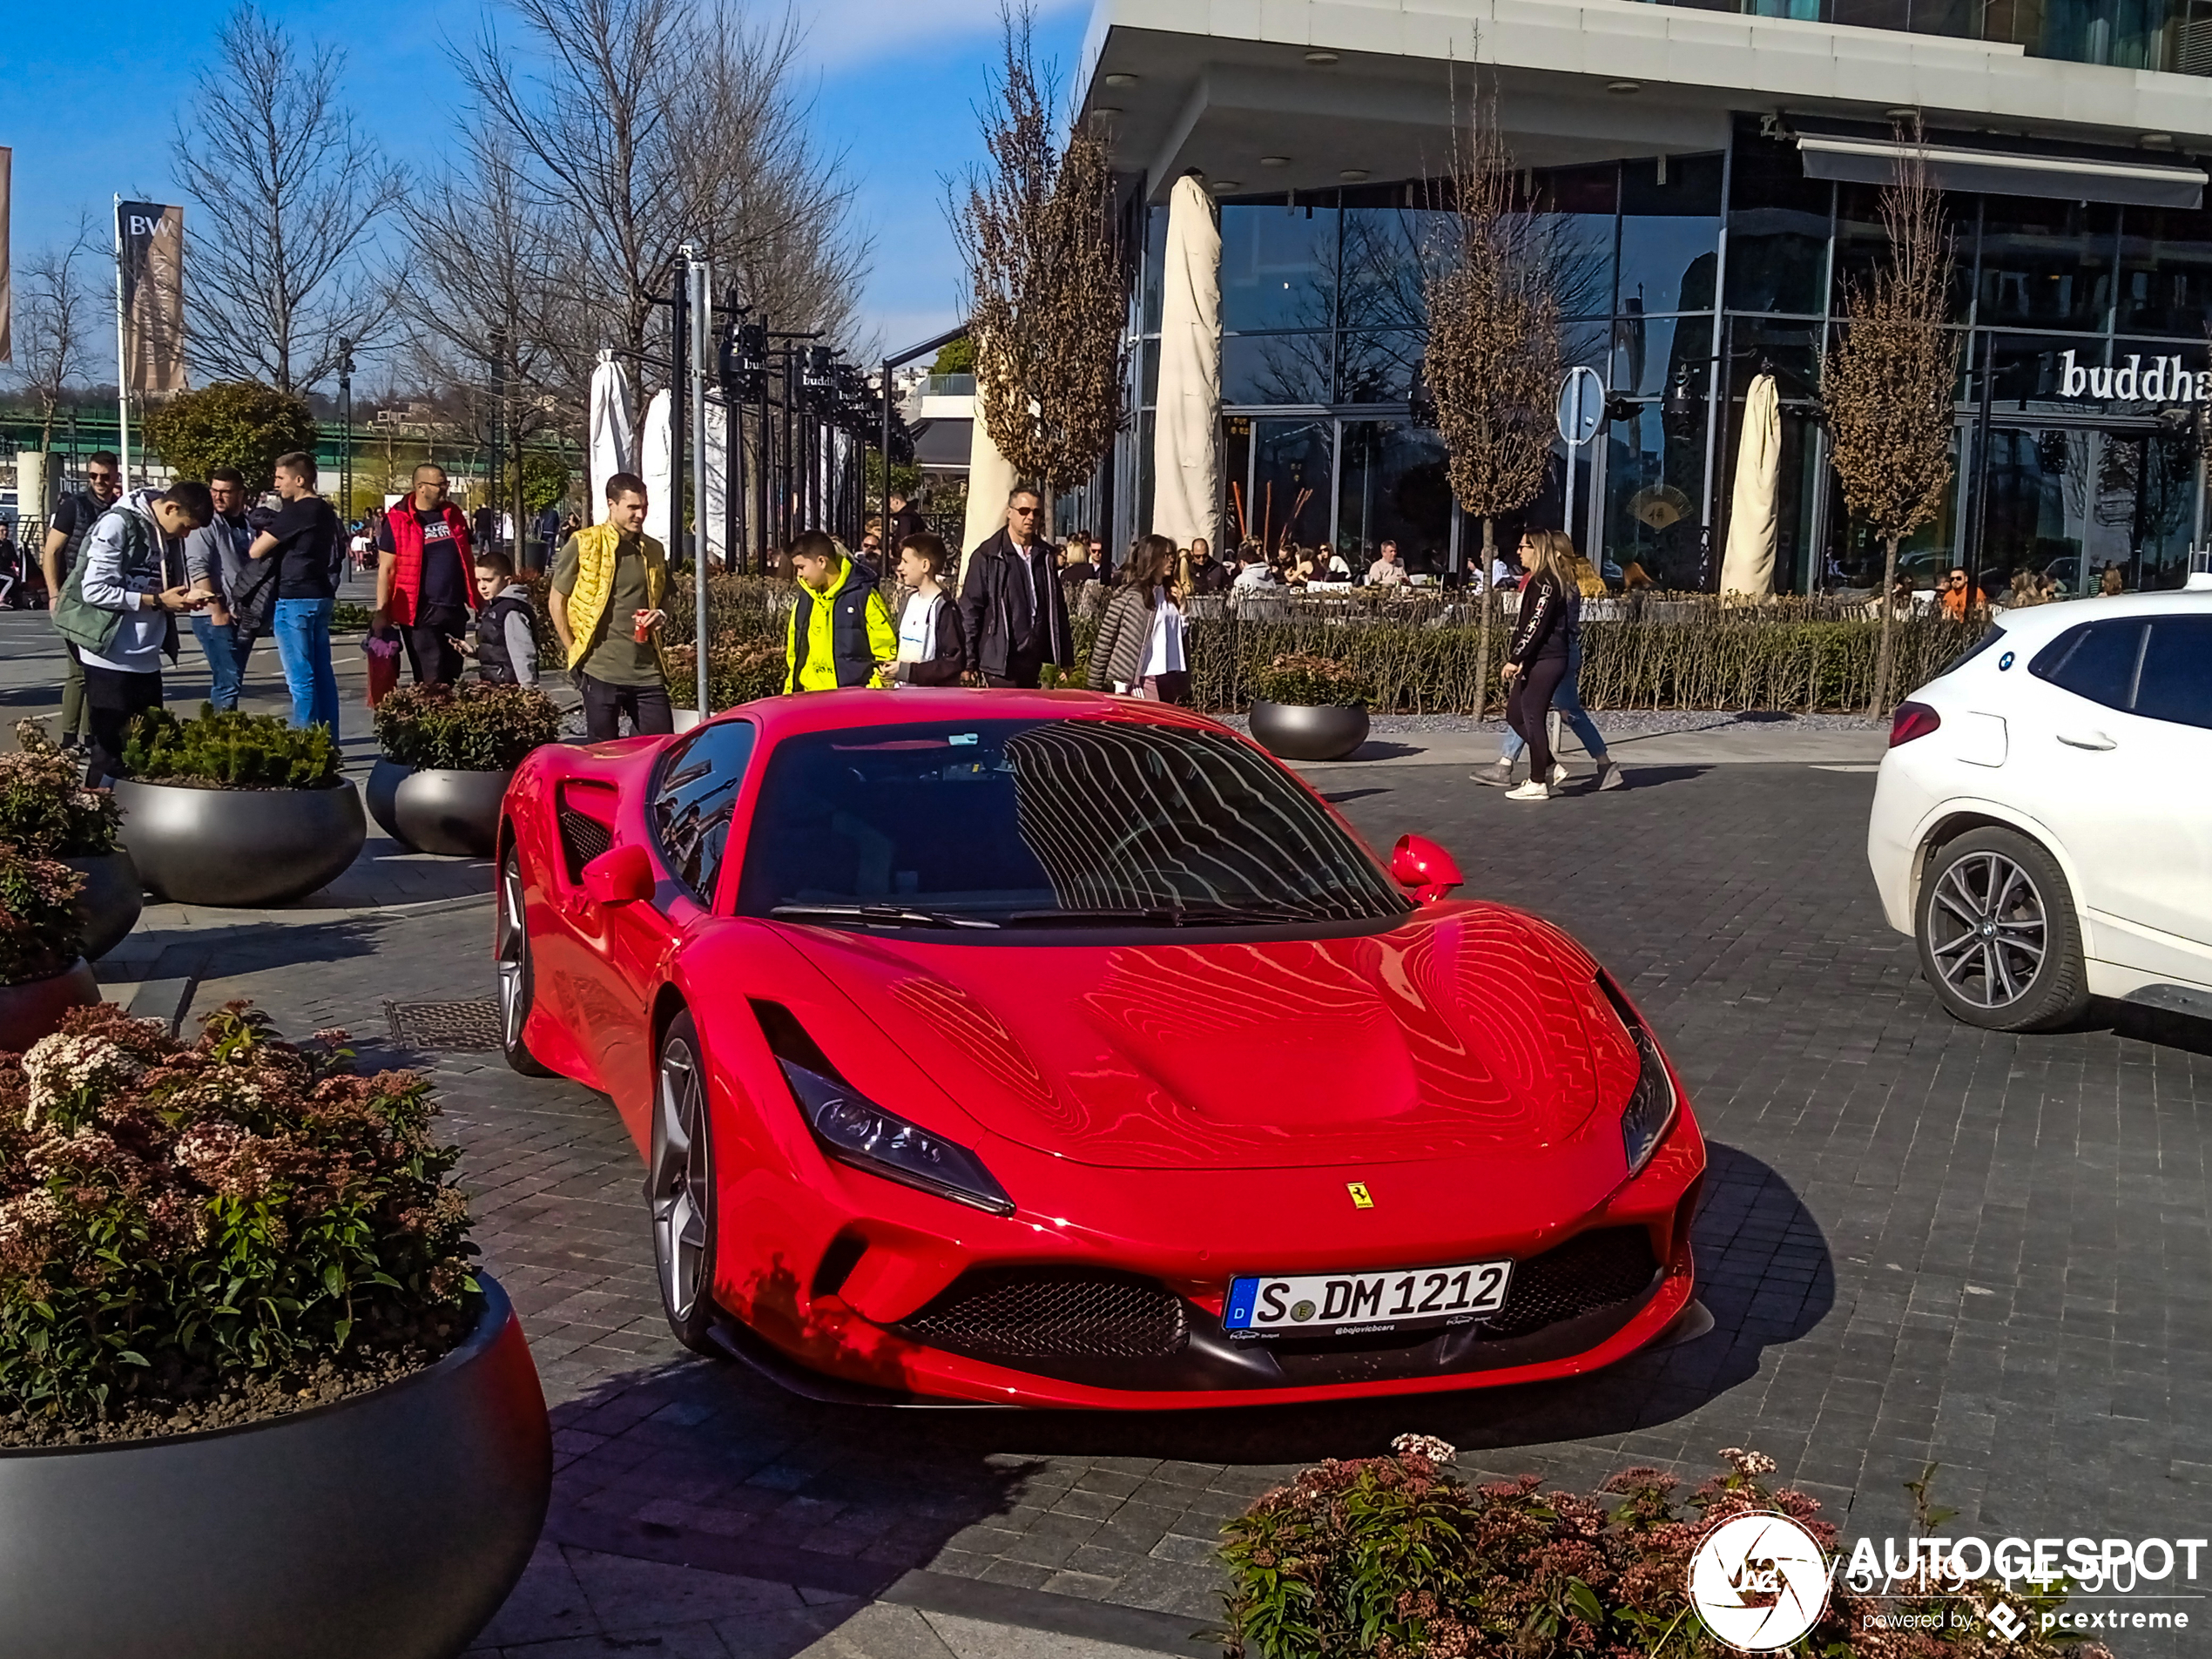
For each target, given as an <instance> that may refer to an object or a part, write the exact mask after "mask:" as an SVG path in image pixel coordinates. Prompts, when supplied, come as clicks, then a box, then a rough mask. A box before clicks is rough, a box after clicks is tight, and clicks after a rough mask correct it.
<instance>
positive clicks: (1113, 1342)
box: [898, 1267, 1187, 1359]
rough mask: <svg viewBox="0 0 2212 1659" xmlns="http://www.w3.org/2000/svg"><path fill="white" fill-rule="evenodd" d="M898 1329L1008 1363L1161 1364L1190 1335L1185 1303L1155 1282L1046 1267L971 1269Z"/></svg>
mask: <svg viewBox="0 0 2212 1659" xmlns="http://www.w3.org/2000/svg"><path fill="white" fill-rule="evenodd" d="M898 1329H899V1331H900V1333H901V1334H903V1335H906V1336H908V1337H911V1338H913V1339H914V1340H915V1341H917V1342H923V1343H927V1344H928V1345H930V1346H932V1347H938V1348H957V1349H961V1350H963V1351H965V1352H970V1353H974V1354H976V1355H978V1356H994V1357H997V1358H1001V1359H1161V1358H1163V1357H1165V1356H1167V1355H1170V1354H1172V1353H1175V1352H1178V1351H1180V1350H1181V1348H1182V1346H1183V1344H1184V1337H1185V1335H1186V1334H1187V1332H1186V1329H1185V1326H1184V1314H1183V1302H1182V1299H1181V1298H1178V1297H1176V1296H1174V1295H1171V1294H1170V1292H1169V1291H1166V1290H1164V1289H1163V1288H1162V1287H1161V1286H1159V1285H1155V1284H1153V1283H1152V1282H1151V1281H1150V1280H1149V1279H1142V1278H1130V1277H1129V1276H1126V1275H1123V1274H1119V1273H1094V1272H1086V1271H1081V1270H1079V1269H1060V1268H1045V1267H1014V1268H973V1269H970V1270H969V1271H968V1272H965V1273H963V1274H961V1276H960V1277H959V1278H956V1279H954V1281H953V1282H952V1284H951V1285H948V1286H947V1287H946V1288H945V1290H944V1291H941V1293H940V1294H939V1295H938V1297H937V1298H936V1299H935V1300H934V1301H933V1302H931V1303H930V1304H929V1305H927V1307H925V1308H923V1309H922V1310H921V1312H919V1313H916V1314H914V1316H913V1317H912V1318H908V1319H906V1320H904V1321H902V1322H901V1323H900V1325H899V1327H898Z"/></svg>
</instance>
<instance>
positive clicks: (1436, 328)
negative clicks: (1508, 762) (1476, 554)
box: [1426, 90, 1560, 715]
mask: <svg viewBox="0 0 2212 1659" xmlns="http://www.w3.org/2000/svg"><path fill="white" fill-rule="evenodd" d="M1451 192H1452V203H1451V206H1453V208H1454V209H1455V210H1456V211H1455V212H1454V213H1453V218H1452V220H1451V232H1450V242H1449V245H1448V246H1446V247H1445V248H1443V249H1441V250H1440V257H1439V258H1438V259H1437V260H1435V262H1434V264H1433V266H1432V268H1431V271H1430V273H1429V276H1428V280H1427V285H1426V286H1427V297H1428V316H1429V325H1428V327H1429V334H1428V357H1427V362H1426V380H1427V385H1428V391H1429V395H1430V396H1431V397H1432V398H1433V400H1434V401H1435V405H1436V424H1437V429H1438V431H1439V433H1440V435H1442V437H1443V439H1444V448H1445V450H1446V452H1447V455H1448V456H1449V457H1450V464H1449V469H1448V470H1449V473H1450V475H1451V480H1452V492H1453V495H1454V496H1457V497H1458V498H1459V502H1460V507H1461V509H1464V510H1465V511H1466V512H1467V514H1468V515H1469V516H1472V517H1475V518H1480V520H1481V521H1482V555H1481V557H1482V569H1481V574H1480V578H1479V580H1478V582H1477V584H1476V586H1477V590H1478V591H1479V592H1480V593H1481V595H1482V605H1481V611H1482V617H1481V626H1480V645H1479V646H1478V651H1479V657H1478V660H1477V667H1476V682H1475V712H1476V713H1477V714H1478V715H1480V713H1481V712H1482V710H1483V707H1484V706H1485V705H1487V703H1488V701H1489V685H1490V598H1489V586H1490V570H1491V563H1492V560H1493V558H1494V556H1495V552H1496V548H1497V528H1496V526H1497V520H1498V519H1499V518H1500V517H1501V516H1503V515H1505V514H1507V513H1511V512H1514V511H1517V510H1518V509H1521V508H1522V507H1524V506H1526V505H1527V503H1528V502H1531V501H1533V500H1534V499H1535V497H1536V495H1537V493H1538V492H1539V491H1540V490H1541V489H1543V487H1544V479H1545V477H1546V475H1547V473H1548V469H1549V468H1550V465H1551V441H1552V407H1553V399H1554V394H1555V393H1556V392H1557V390H1558V386H1559V362H1560V324H1559V316H1560V311H1559V298H1558V293H1557V291H1556V288H1555V287H1554V270H1553V261H1552V259H1551V257H1550V256H1551V253H1552V251H1553V250H1552V246H1551V245H1552V240H1553V239H1552V237H1551V236H1550V235H1549V234H1548V233H1547V231H1546V229H1545V227H1544V226H1542V224H1541V222H1540V221H1539V219H1538V218H1537V216H1536V215H1534V213H1533V212H1527V211H1523V209H1522V207H1521V204H1520V203H1519V202H1518V201H1517V200H1516V198H1515V195H1514V165H1513V157H1512V156H1511V154H1510V153H1509V152H1507V148H1506V145H1505V138H1504V135H1503V133H1502V132H1501V131H1500V129H1499V125H1498V106H1497V99H1496V96H1495V94H1494V93H1492V94H1490V95H1488V96H1485V95H1484V94H1483V93H1482V92H1481V91H1480V90H1478V91H1476V92H1475V94H1474V97H1473V98H1472V99H1471V100H1470V102H1469V106H1468V113H1467V120H1466V121H1464V122H1457V121H1455V123H1454V125H1453V135H1452V178H1451Z"/></svg>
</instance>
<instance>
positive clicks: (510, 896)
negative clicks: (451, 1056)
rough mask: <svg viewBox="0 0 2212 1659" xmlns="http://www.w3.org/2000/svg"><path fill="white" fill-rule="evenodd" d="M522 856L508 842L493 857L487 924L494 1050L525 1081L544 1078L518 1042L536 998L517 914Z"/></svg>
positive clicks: (522, 920) (544, 1070)
mask: <svg viewBox="0 0 2212 1659" xmlns="http://www.w3.org/2000/svg"><path fill="white" fill-rule="evenodd" d="M498 900H499V910H498V914H496V917H495V918H494V920H493V922H492V960H493V961H494V962H495V963H496V965H497V968H498V970H499V1047H500V1051H501V1052H502V1054H504V1055H506V1056H507V1063H508V1064H509V1065H510V1066H512V1067H514V1069H516V1070H517V1071H519V1072H521V1073H522V1074H523V1076H525V1077H550V1076H553V1075H554V1074H553V1071H552V1069H551V1068H550V1067H549V1066H546V1065H544V1064H543V1063H542V1062H540V1061H539V1060H538V1058H537V1056H536V1055H534V1054H532V1053H531V1052H530V1049H529V1043H527V1042H524V1041H523V1027H524V1026H525V1025H527V1024H528V1023H529V1017H530V1005H531V1003H532V1001H534V1000H535V998H536V995H537V987H536V978H535V976H534V974H533V973H532V970H531V966H530V930H529V921H528V919H527V918H526V916H525V914H524V912H523V855H522V854H521V853H519V852H517V851H516V847H515V844H514V843H513V842H512V841H511V840H510V841H509V843H508V844H507V850H506V851H505V852H503V853H501V854H500V855H499V894H498Z"/></svg>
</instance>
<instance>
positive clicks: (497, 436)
mask: <svg viewBox="0 0 2212 1659" xmlns="http://www.w3.org/2000/svg"><path fill="white" fill-rule="evenodd" d="M506 412H507V331H506V330H505V329H504V328H495V329H493V330H492V331H491V476H490V477H489V478H488V479H487V480H485V488H484V502H485V504H486V505H487V506H489V508H490V509H491V534H490V535H489V536H486V537H485V538H484V544H485V545H486V546H487V547H492V546H496V545H497V543H498V541H499V503H500V498H501V496H502V495H503V494H504V493H505V492H504V490H503V489H502V475H503V474H504V473H505V472H506V467H505V465H504V464H503V462H504V458H505V456H504V448H505V442H506V433H505V432H504V430H503V429H502V417H503V416H504V415H505V414H506Z"/></svg>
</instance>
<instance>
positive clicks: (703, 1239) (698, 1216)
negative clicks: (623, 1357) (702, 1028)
mask: <svg viewBox="0 0 2212 1659" xmlns="http://www.w3.org/2000/svg"><path fill="white" fill-rule="evenodd" d="M702 1104H703V1103H702V1100H701V1096H700V1089H699V1073H698V1061H697V1060H696V1059H695V1058H694V1056H693V1055H692V1053H691V1045H690V1044H688V1043H686V1042H683V1041H682V1040H681V1039H680V1038H679V1039H678V1040H676V1041H674V1042H671V1043H669V1045H668V1047H667V1049H666V1050H665V1051H664V1053H663V1054H662V1055H661V1062H660V1076H659V1080H658V1086H657V1087H656V1088H655V1089H654V1091H653V1110H654V1113H655V1115H656V1116H655V1123H654V1126H653V1127H654V1134H653V1167H652V1172H651V1204H652V1212H653V1259H654V1262H655V1264H657V1265H658V1268H659V1270H660V1279H661V1293H662V1295H663V1296H664V1298H666V1300H667V1303H668V1311H669V1312H670V1314H671V1316H673V1317H674V1318H678V1319H686V1318H690V1317H691V1310H692V1308H693V1307H695V1306H696V1305H698V1298H699V1292H700V1290H701V1287H702V1282H703V1280H704V1279H705V1274H706V1247H707V1233H706V1211H705V1207H704V1205H703V1204H701V1203H700V1201H699V1198H698V1196H697V1195H698V1194H699V1193H700V1192H702V1191H703V1190H705V1189H704V1184H705V1180H706V1178H707V1170H706V1167H705V1166H706V1152H705V1136H703V1135H702V1134H701V1133H700V1124H701V1120H702V1116H703V1113H702V1110H701V1107H702Z"/></svg>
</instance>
